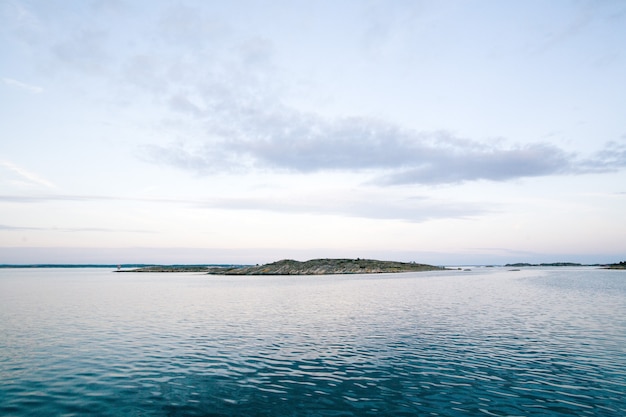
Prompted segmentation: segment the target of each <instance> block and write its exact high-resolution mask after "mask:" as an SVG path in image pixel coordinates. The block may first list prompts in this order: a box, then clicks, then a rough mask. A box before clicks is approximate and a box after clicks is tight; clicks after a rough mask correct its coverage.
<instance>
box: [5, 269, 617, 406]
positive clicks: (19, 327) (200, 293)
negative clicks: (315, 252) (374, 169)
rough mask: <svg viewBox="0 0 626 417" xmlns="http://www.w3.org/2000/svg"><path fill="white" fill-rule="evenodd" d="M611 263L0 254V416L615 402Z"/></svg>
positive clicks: (614, 287) (614, 289)
mask: <svg viewBox="0 0 626 417" xmlns="http://www.w3.org/2000/svg"><path fill="white" fill-rule="evenodd" d="M624 363H626V274H624V273H623V272H621V271H605V270H595V269H591V268H567V269H565V268H560V269H552V270H550V269H543V270H538V269H529V270H522V271H518V272H510V271H506V270H502V269H498V268H488V269H477V270H474V271H472V272H464V271H449V272H424V273H409V274H400V275H386V274H385V275H373V276H358V275H355V276H334V277H333V276H327V277H210V276H206V275H194V274H116V273H111V271H110V270H103V269H79V270H75V269H67V270H59V269H49V270H26V269H24V270H0V415H2V416H26V415H65V416H84V415H94V416H95V415H98V416H100V415H102V416H232V415H240V416H249V415H256V416H276V415H285V416H354V415H364V416H366V415H381V414H384V415H420V416H421V415H496V416H505V415H537V416H544V415H603V416H623V415H626V405H625V404H624V401H623V398H624V397H625V393H626V371H625V369H624V366H623V364H624Z"/></svg>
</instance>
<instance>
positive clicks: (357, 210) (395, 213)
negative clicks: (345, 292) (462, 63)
mask: <svg viewBox="0 0 626 417" xmlns="http://www.w3.org/2000/svg"><path fill="white" fill-rule="evenodd" d="M57 201H60V202H75V203H89V202H99V201H118V202H120V203H127V202H135V203H144V204H172V205H185V206H188V207H192V208H196V209H201V210H202V209H226V210H242V211H245V210H255V211H266V212H276V213H293V214H316V215H342V216H348V217H360V218H368V219H388V220H401V221H407V222H414V223H417V222H424V221H427V220H431V219H444V218H448V219H449V218H455V219H469V218H475V217H477V216H482V215H485V214H489V213H493V212H494V211H497V210H499V208H498V207H497V206H496V205H494V204H492V203H490V204H489V205H486V204H484V205H483V204H477V203H472V202H465V201H450V200H436V199H431V198H427V197H422V196H403V197H395V198H394V197H390V196H388V195H382V194H380V195H378V194H376V190H370V191H369V192H367V193H365V192H355V191H346V192H340V191H337V192H334V193H332V192H324V193H323V194H314V193H313V194H305V193H303V194H301V195H298V196H294V195H292V194H290V195H282V196H275V195H273V196H266V197H249V196H243V197H212V198H205V199H196V200H189V199H188V200H181V199H167V198H124V197H113V196H73V195H40V196H16V195H0V202H5V203H16V204H20V203H26V204H45V203H49V202H57Z"/></svg>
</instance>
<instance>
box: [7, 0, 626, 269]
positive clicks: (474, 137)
mask: <svg viewBox="0 0 626 417" xmlns="http://www.w3.org/2000/svg"><path fill="white" fill-rule="evenodd" d="M625 213H626V3H625V2H623V1H620V0H615V1H612V0H593V1H584V0H572V1H566V0H554V1H545V0H537V1H533V0H530V1H496V0H469V1H465V0H464V1H451V0H442V1H439V0H438V1H434V0H433V1H419V0H411V1H403V0H394V1H387V0H385V1H374V0H358V1H357V0H354V1H353V0H341V1H330V0H320V1H299V0H291V1H282V0H271V1H269V0H267V1H264V0H255V1H240V0H234V1H227V2H225V1H185V0H178V1H158V0H156V1H155V0H150V1H138V0H133V1H124V0H85V1H65V0H62V1H61V0H30V1H29V0H23V1H21V0H0V263H9V264H12V263H17V264H20V263H113V264H116V263H161V264H169V263H238V264H256V263H266V262H272V261H277V260H280V259H284V258H291V259H297V260H307V259H313V258H326V257H330V258H335V257H350V258H356V257H360V258H373V259H382V260H397V261H413V262H419V263H430V264H436V265H454V264H505V263H514V262H533V263H538V262H560V261H568V262H581V263H605V262H618V261H622V260H625V259H626V214H625Z"/></svg>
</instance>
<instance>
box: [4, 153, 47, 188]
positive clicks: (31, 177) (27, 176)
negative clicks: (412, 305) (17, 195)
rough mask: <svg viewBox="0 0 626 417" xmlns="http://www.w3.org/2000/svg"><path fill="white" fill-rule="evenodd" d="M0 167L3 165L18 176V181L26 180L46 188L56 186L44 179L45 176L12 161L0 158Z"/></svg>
mask: <svg viewBox="0 0 626 417" xmlns="http://www.w3.org/2000/svg"><path fill="white" fill-rule="evenodd" d="M0 167H3V168H5V169H6V170H8V171H11V172H13V173H14V174H16V175H17V176H18V177H19V179H20V181H22V182H26V183H27V184H29V185H38V186H43V187H46V188H56V186H55V185H54V184H53V183H52V182H50V181H48V180H46V179H45V178H41V177H40V176H39V175H37V174H35V173H33V172H31V171H28V170H27V169H25V168H22V167H20V166H18V165H16V164H14V163H13V162H10V161H6V160H5V161H2V160H0Z"/></svg>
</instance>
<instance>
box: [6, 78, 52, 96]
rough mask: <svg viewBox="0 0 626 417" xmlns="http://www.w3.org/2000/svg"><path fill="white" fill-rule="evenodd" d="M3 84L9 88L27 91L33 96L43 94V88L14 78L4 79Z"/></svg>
mask: <svg viewBox="0 0 626 417" xmlns="http://www.w3.org/2000/svg"><path fill="white" fill-rule="evenodd" d="M2 82H3V83H5V84H6V85H8V86H11V87H15V88H18V89H20V90H22V91H26V92H28V93H31V94H39V93H43V87H39V86H37V85H33V84H28V83H25V82H22V81H18V80H15V79H13V78H2Z"/></svg>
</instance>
